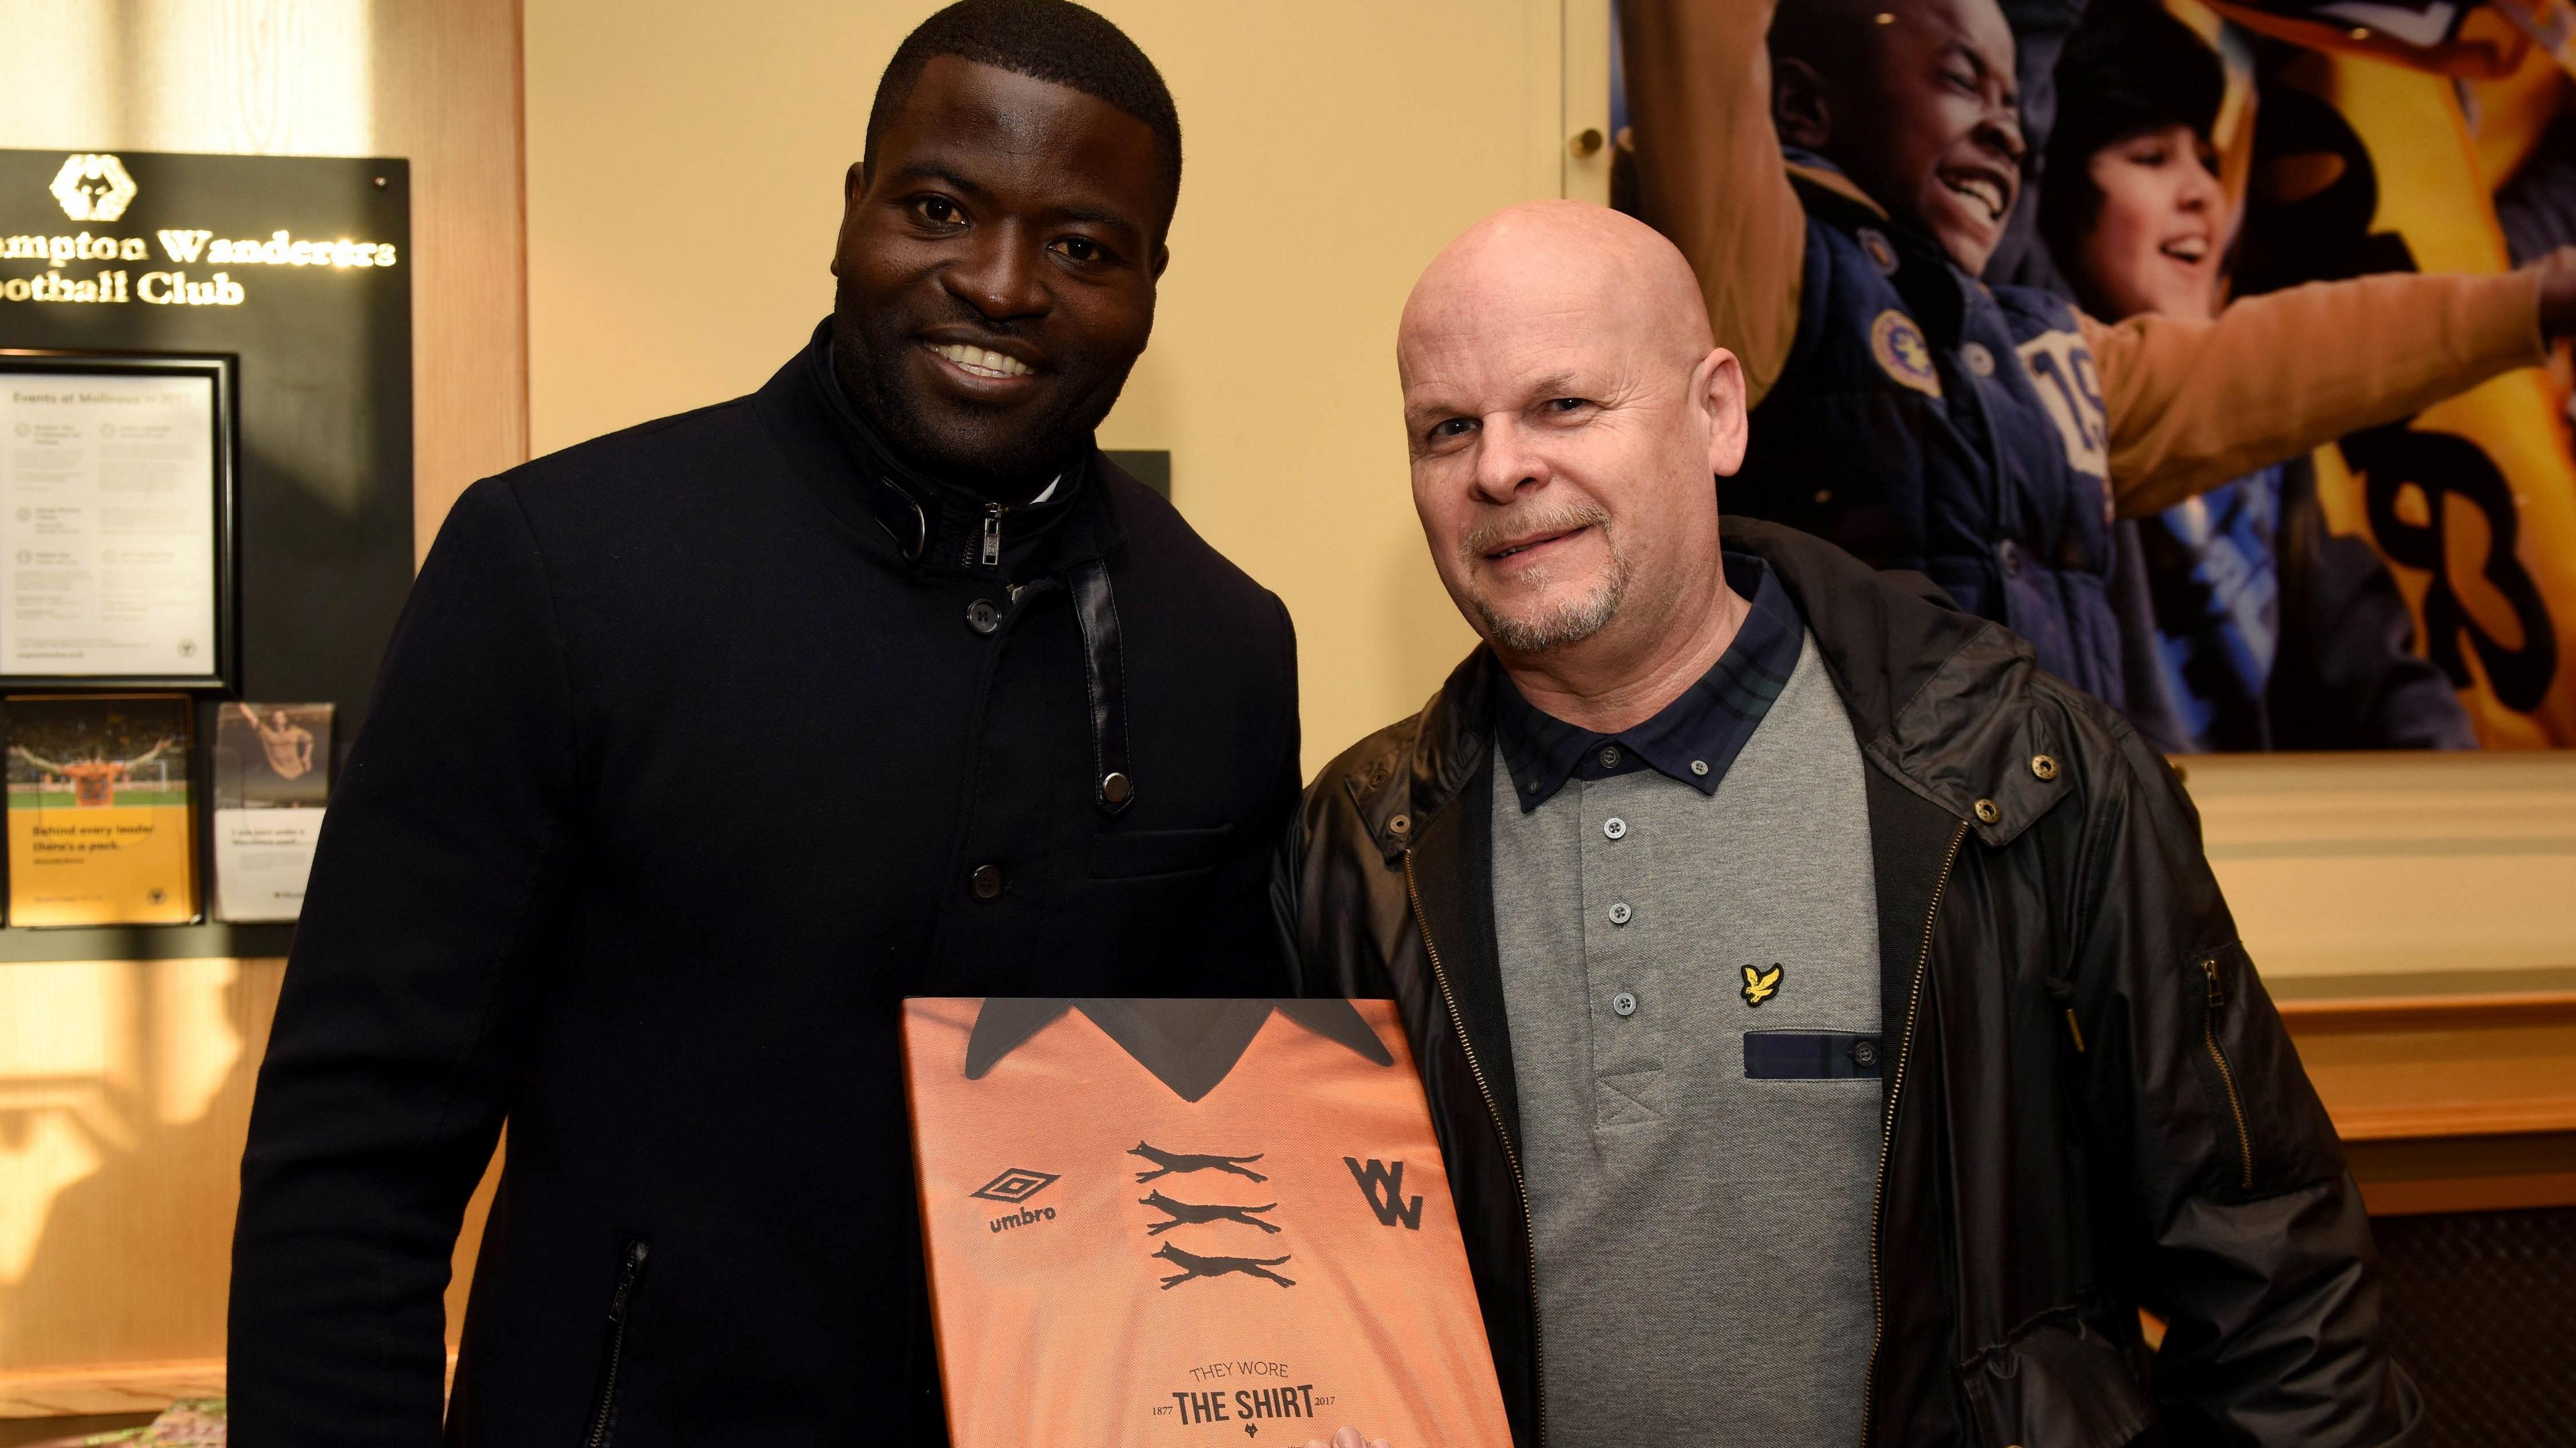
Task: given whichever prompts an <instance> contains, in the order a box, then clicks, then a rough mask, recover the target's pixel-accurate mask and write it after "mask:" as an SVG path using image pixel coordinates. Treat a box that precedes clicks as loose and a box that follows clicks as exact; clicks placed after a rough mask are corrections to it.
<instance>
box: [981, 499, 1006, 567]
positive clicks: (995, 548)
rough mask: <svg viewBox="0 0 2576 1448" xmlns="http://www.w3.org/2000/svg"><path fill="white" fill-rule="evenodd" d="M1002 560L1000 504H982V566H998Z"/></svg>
mask: <svg viewBox="0 0 2576 1448" xmlns="http://www.w3.org/2000/svg"><path fill="white" fill-rule="evenodd" d="M1001 562H1002V505H1001V504H999V503H986V504H985V505H984V566H985V567H987V568H998V567H1000V566H1001Z"/></svg>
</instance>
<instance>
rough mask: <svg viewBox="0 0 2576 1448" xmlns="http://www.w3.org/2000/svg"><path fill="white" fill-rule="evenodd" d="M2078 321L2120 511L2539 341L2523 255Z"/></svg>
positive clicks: (2529, 360) (2290, 446)
mask: <svg viewBox="0 0 2576 1448" xmlns="http://www.w3.org/2000/svg"><path fill="white" fill-rule="evenodd" d="M2083 328H2084V339H2085V341H2086V343H2087V344H2089V345H2090V346H2091V348H2092V351H2093V360H2094V365H2095V367H2096V368H2097V369H2098V370H2099V372H2100V374H2101V381H2102V405H2103V410H2104V413H2105V414H2106V417H2107V421H2108V427H2109V432H2110V440H2109V441H2110V468H2111V488H2112V492H2113V494H2114V496H2115V499H2116V501H2117V504H2118V508H2119V512H2120V515H2121V516H2122V517H2129V518H2136V517H2143V516H2145V515H2147V514H2149V513H2155V512H2160V511H2162V510H2163V509H2165V508H2169V507H2171V506H2173V505H2174V504H2176V503H2179V502H2181V501H2183V500H2184V499H2186V498H2191V497H2196V496H2198V495H2199V494H2201V493H2203V492H2205V491H2207V490H2208V489H2210V488H2213V487H2215V486H2217V485H2218V484H2220V483H2223V482H2226V481H2227V480H2228V479H2230V478H2233V477H2236V476H2238V475H2240V474H2243V473H2248V472H2251V471H2253V470H2254V469H2256V468H2259V467H2267V466H2269V465H2271V464H2273V463H2277V462H2283V461H2286V460H2288V459H2290V458H2294V457H2297V456H2298V455H2299V454H2301V453H2303V452H2306V451H2307V450H2308V449H2310V448H2313V447H2317V446H2319V445H2321V444H2324V443H2327V442H2331V441H2333V440H2334V439H2336V438H2339V437H2341V436H2343V435H2344V434H2346V433H2348V432H2355V431H2358V430H2360V429H2362V428H2365V427H2376V426H2378V425H2379V424H2381V423H2386V422H2393V421H2395V420H2397V419H2398V418H2401V417H2405V416H2407V415H2408V414H2410V413H2414V412H2418V411H2421V410H2422V409H2424V408H2426V407H2429V406H2431V405H2432V404H2434V403H2436V402H2439V401H2441V400H2442V399H2443V398H2445V397H2449V396H2451V395H2452V394H2454V393H2458V392H2464V391H2467V390H2468V389H2469V388H2471V387H2474V386H2476V385H2477V384H2478V383H2481V382H2484V381H2485V380H2487V379H2488V378H2490V377H2493V376H2495V375H2496V374H2497V373H2500V372H2509V371H2512V370H2513V369H2514V368H2517V367H2533V366H2537V365H2539V364H2540V363H2541V362H2542V361H2543V360H2544V359H2545V357H2546V356H2547V353H2546V349H2545V348H2544V347H2543V345H2542V342H2541V337H2540V278H2539V276H2538V275H2537V274H2535V273H2532V272H2528V271H2519V272H2504V273H2500V274H2493V275H2485V276H2462V275H2449V274H2442V275H2416V274H2412V273H2406V274H2391V275H2384V276H2367V277H2358V278H2355V279H2353V280H2351V281H2341V282H2312V283H2310V284H2308V285H2307V286H2303V287H2292V288H2290V289H2289V290H2287V291H2280V292H2271V293H2268V294H2266V295H2263V296H2259V297H2248V298H2246V299H2245V300H2243V301H2240V302H2236V303H2234V304H2232V305H2230V306H2229V307H2228V308H2227V310H2225V311H2223V312H2221V313H2219V315H2218V317H2217V318H2216V319H2215V320H2212V321H2190V320H2185V319H2181V318H2176V317H2161V316H2152V315H2150V316H2139V317H2132V318H2130V319H2129V320H2127V321H2125V322H2120V323H2118V324H2116V325H2115V324H2111V323H2106V322H2100V321H2096V320H2094V319H2093V318H2091V317H2086V318H2084V319H2083Z"/></svg>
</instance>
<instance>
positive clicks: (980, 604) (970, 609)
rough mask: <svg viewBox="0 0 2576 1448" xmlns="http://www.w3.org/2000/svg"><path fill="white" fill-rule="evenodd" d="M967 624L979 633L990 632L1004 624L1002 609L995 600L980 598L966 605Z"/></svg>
mask: <svg viewBox="0 0 2576 1448" xmlns="http://www.w3.org/2000/svg"><path fill="white" fill-rule="evenodd" d="M966 626H967V627H968V628H971V629H973V630H974V631H975V632H977V633H979V634H989V633H991V632H992V631H993V630H995V629H997V628H1000V627H1001V626H1002V610H1001V608H1000V607H999V606H997V605H996V604H995V603H994V602H993V600H991V599H989V598H979V599H977V600H975V601H974V602H973V603H970V604H968V605H966Z"/></svg>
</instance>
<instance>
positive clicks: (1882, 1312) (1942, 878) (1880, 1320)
mask: <svg viewBox="0 0 2576 1448" xmlns="http://www.w3.org/2000/svg"><path fill="white" fill-rule="evenodd" d="M1967 838H1968V823H1967V821H1965V820H1961V821H1960V822H1959V827H1958V828H1957V829H1956V830H1953V831H1951V833H1950V849H1949V852H1948V853H1947V854H1944V855H1943V856H1942V857H1941V873H1940V874H1939V875H1938V876H1936V877H1935V878H1934V879H1933V881H1932V903H1931V905H1930V906H1928V907H1927V908H1926V909H1925V910H1924V912H1923V948H1922V949H1921V950H1919V951H1917V952H1916V953H1915V956H1914V982H1913V984H1912V986H1911V987H1909V988H1908V991H1907V994H1906V999H1905V1034H1904V1036H1903V1037H1901V1038H1900V1039H1899V1040H1898V1041H1897V1044H1896V1072H1895V1074H1894V1075H1893V1076H1891V1077H1889V1078H1888V1085H1887V1115H1886V1119H1885V1120H1884V1121H1883V1122H1882V1123H1881V1124H1880V1126H1879V1132H1878V1188H1877V1190H1876V1191H1875V1192H1873V1193H1872V1194H1871V1197H1870V1206H1869V1363H1868V1366H1867V1367H1866V1368H1864V1369H1863V1370H1862V1373H1861V1379H1860V1441H1861V1444H1862V1448H1867V1445H1868V1443H1869V1425H1870V1413H1871V1411H1872V1410H1873V1408H1874V1406H1875V1403H1874V1399H1875V1398H1876V1396H1877V1389H1878V1346H1879V1342H1880V1340H1881V1339H1882V1338H1884V1337H1885V1336H1886V1335H1887V1304H1886V1301H1885V1299H1884V1297H1883V1296H1882V1294H1881V1293H1880V1291H1879V1284H1878V1228H1879V1222H1880V1221H1881V1219H1883V1218H1884V1217H1885V1216H1886V1214H1887V1158H1888V1156H1889V1154H1890V1152H1891V1150H1892V1149H1893V1148H1894V1146H1895V1144H1896V1107H1897V1103H1898V1101H1899V1100H1900V1099H1901V1098H1902V1097H1903V1096H1904V1095H1905V1063H1906V1061H1907V1060H1908V1059H1909V1058H1911V1057H1912V1056H1913V1054H1914V1027H1915V1023H1916V1021H1917V1019H1918V1018H1919V1016H1920V1014H1921V1012H1922V1009H1923V975H1924V970H1925V967H1927V966H1929V965H1930V964H1931V962H1932V922H1933V921H1934V920H1936V919H1938V918H1939V917H1940V914H1941V895H1942V892H1944V891H1945V890H1947V889H1948V888H1949V886H1950V871H1951V869H1952V868H1953V867H1954V866H1956V865H1957V864H1958V863H1959V846H1960V845H1961V844H1962V843H1964V842H1965V841H1966V840H1967Z"/></svg>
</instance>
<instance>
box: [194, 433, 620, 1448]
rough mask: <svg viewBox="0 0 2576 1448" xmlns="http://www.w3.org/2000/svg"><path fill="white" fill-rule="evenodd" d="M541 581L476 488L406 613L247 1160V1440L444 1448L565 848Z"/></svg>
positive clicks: (281, 1025)
mask: <svg viewBox="0 0 2576 1448" xmlns="http://www.w3.org/2000/svg"><path fill="white" fill-rule="evenodd" d="M571 720H572V710H571V706H570V702H569V694H568V686H567V682H566V675H565V669H564V665H563V656H562V650H561V645H560V642H559V637H558V634H557V632H556V628H555V621H554V617H553V614H552V610H551V604H550V598H549V593H548V589H547V587H546V583H545V579H544V573H543V566H542V563H541V560H540V558H539V555H538V552H537V548H536V544H535V541H534V539H533V537H532V536H531V534H530V532H529V529H528V526H527V523H526V520H525V517H524V515H523V514H522V513H521V511H520V509H519V505H518V502H517V500H516V498H515V497H514V495H513V494H512V492H511V491H510V487H509V485H508V484H507V483H505V482H500V481H485V482H482V483H478V484H476V485H475V486H474V487H473V488H471V489H469V490H467V492H466V493H465V495H464V496H463V497H462V498H460V499H458V501H457V503H456V506H455V508H454V510H453V511H452V512H451V513H450V514H449V517H448V521H447V524H446V526H445V527H444V528H443V529H441V530H440V533H439V537H438V542H437V544H436V546H435V547H434V548H433V549H432V550H431V552H430V556H429V560H428V562H427V564H426V565H425V566H424V567H423V568H422V570H421V574H420V578H419V579H418V581H417V582H416V583H415V584H414V586H413V589H412V593H411V598H410V600H409V602H407V603H406V604H405V605H404V608H403V614H402V619H401V621H400V623H399V624H398V625H397V627H396V630H395V635H394V640H393V643H392V645H391V647H390V649H389V650H388V652H387V655H386V660H385V665H384V669H383V672H382V674H381V676H380V677H379V679H378V682H377V688H376V694H375V698H374V702H373V705H372V708H371V711H370V716H369V718H368V720H367V721H366V724H365V728H364V730H363V732H362V734H361V735H360V737H359V739H358V742H357V745H356V748H355V749H354V751H353V752H352V754H351V756H350V760H349V764H348V768H347V771H346V773H345V776H344V777H343V779H342V780H341V782H340V788H339V791H338V793H337V795H336V796H335V798H334V799H333V800H332V803H331V809H330V814H329V816H328V818H327V820H326V822H325V824H324V827H323V833H322V839H321V844H320V848H319V850H318V851H317V853H316V856H315V859H314V865H313V875H312V880H311V884H310V888H309V891H308V894H307V899H306V905H305V909H304V913H303V919H302V921H301V923H300V924H299V926H298V928H297V931H296V939H295V948H294V952H293V955H292V958H291V959H290V960H289V962H288V965H287V970H286V978H285V986H284V990H283V993H282V995H281V996H280V999H279V1002H278V1008H277V1016H276V1020H275V1024H274V1027H273V1029H272V1031H271V1033H270V1036H269V1044H268V1053H267V1056H266V1058H265V1059H264V1060H263V1062H262V1063H261V1066H260V1072H259V1086H258V1094H257V1096H256V1098H255V1100H254V1102H253V1106H252V1111H251V1125H250V1139H249V1146H248V1149H247V1150H246V1151H245V1153H244V1154H243V1157H242V1192H241V1207H240V1214H239V1216H238V1218H237V1220H236V1224H235V1228H234V1235H233V1279H232V1302H231V1329H230V1331H231V1354H232V1356H231V1364H230V1371H231V1413H232V1419H233V1423H234V1433H235V1436H236V1438H237V1440H238V1441H240V1442H244V1443H258V1444H261V1445H264V1448H281V1445H296V1444H315V1445H323V1444H344V1443H356V1442H364V1443H376V1444H391V1445H405V1444H418V1445H423V1448H427V1445H433V1444H436V1443H437V1442H438V1441H439V1438H440V1415H441V1395H442V1383H443V1376H444V1371H445V1366H446V1356H445V1345H444V1334H443V1310H442V1309H443V1304H442V1302H441V1293H442V1291H443V1290H444V1288H445V1286H446V1283H447V1278H448V1264H449V1260H450V1255H451V1252H452V1251H453V1248H454V1246H455V1241H456V1234H457V1229H458V1225H459V1222H460V1220H461V1218H462V1216H463V1212H464V1208H465V1203H466V1199H467V1197H468V1196H469V1195H470V1194H471V1192H472V1191H473V1188H474V1185H475V1183H476V1181H477V1179H478V1178H479V1177H480V1176H481V1174H482V1172H483V1169H484V1167H485V1166H486V1164H487V1163H488V1162H489V1161H490V1159H491V1156H492V1150H493V1145H494V1141H495V1139H496V1138H497V1136H498V1135H499V1132H500V1129H501V1123H502V1118H503V1115H504V1114H505V1112H506V1110H507V1106H508V1096H507V1093H508V1089H509V1078H510V1072H511V1065H512V1061H513V1058H514V1055H515V1051H516V1042H517V1041H518V1040H519V1038H520V1035H521V1030H520V1027H521V1020H522V1017H523V1015H524V1014H525V1005H526V1003H527V1001H528V999H529V992H528V989H527V982H528V978H529V976H530V974H531V966H532V964H533V962H534V958H535V956H536V954H537V952H538V951H539V949H540V948H541V946H542V943H543V941H544V940H545V938H546V937H547V935H548V934H549V932H550V930H551V929H552V924H553V919H554V916H555V913H556V909H557V901H558V898H559V895H560V892H561V886H562V880H563V877H564V862H565V860H566V859H567V857H568V856H569V854H570V853H571V849H572V839H573V828H574V812H573V810H572V808H571V800H572V795H573V781H574V777H575V769H574V742H573V729H572V723H571Z"/></svg>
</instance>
